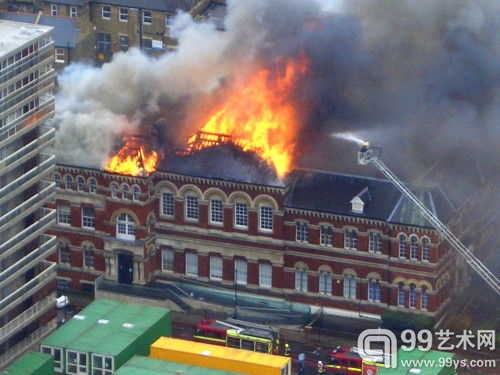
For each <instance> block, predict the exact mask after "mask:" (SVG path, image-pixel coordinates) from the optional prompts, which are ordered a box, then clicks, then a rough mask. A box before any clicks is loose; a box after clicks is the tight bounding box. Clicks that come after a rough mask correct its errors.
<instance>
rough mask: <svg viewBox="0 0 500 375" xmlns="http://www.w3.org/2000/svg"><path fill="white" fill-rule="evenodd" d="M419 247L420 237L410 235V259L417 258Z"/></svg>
mask: <svg viewBox="0 0 500 375" xmlns="http://www.w3.org/2000/svg"><path fill="white" fill-rule="evenodd" d="M418 248H419V243H418V237H417V236H410V259H411V260H417V258H418Z"/></svg>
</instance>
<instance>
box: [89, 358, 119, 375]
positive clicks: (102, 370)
mask: <svg viewBox="0 0 500 375" xmlns="http://www.w3.org/2000/svg"><path fill="white" fill-rule="evenodd" d="M98 360H100V361H101V366H98ZM107 361H110V362H111V366H110V368H106V364H107ZM103 365H104V367H103ZM114 367H115V363H114V357H112V356H107V355H101V354H94V353H92V375H113V373H114Z"/></svg>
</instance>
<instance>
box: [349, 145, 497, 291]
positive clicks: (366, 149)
mask: <svg viewBox="0 0 500 375" xmlns="http://www.w3.org/2000/svg"><path fill="white" fill-rule="evenodd" d="M358 163H359V164H361V165H367V164H369V163H372V164H373V165H375V167H377V168H378V169H379V170H380V172H382V174H383V175H384V176H385V177H387V178H388V179H389V181H391V182H392V183H393V184H394V185H395V186H396V188H398V190H399V191H401V192H402V193H403V194H404V195H405V196H406V197H407V198H408V199H410V200H411V201H412V202H413V203H414V204H415V205H416V206H417V207H418V208H419V209H420V211H422V214H423V215H424V217H425V218H426V219H427V220H428V221H429V222H430V223H431V224H432V225H433V226H434V227H435V228H436V229H437V230H438V231H439V232H440V233H441V235H442V236H443V237H444V238H445V239H446V240H447V241H448V242H449V243H450V245H451V246H452V247H453V248H454V249H455V250H456V251H457V252H458V253H459V254H460V256H462V258H464V260H465V262H466V263H467V264H468V265H469V266H470V267H471V268H472V269H473V270H474V271H475V272H476V273H477V274H478V275H479V276H480V277H481V278H482V279H483V280H484V281H486V283H487V284H488V285H489V286H491V288H493V290H494V291H495V292H496V293H497V294H498V295H500V282H499V280H498V278H497V277H496V276H495V275H494V274H493V273H492V272H491V271H490V270H489V269H488V268H487V267H486V266H485V265H484V264H483V263H482V262H481V261H480V260H479V259H478V258H477V257H476V256H475V255H474V254H473V253H472V252H471V251H470V250H469V249H468V248H467V247H466V246H465V245H464V244H463V243H462V242H461V241H460V240H459V239H458V238H457V237H456V236H455V235H454V234H453V233H452V232H451V231H450V229H448V227H447V226H446V225H444V224H443V223H442V222H441V221H440V220H439V219H438V218H437V217H436V215H434V214H433V213H432V212H431V211H430V210H429V209H428V208H427V207H426V206H425V205H424V204H423V203H422V202H421V201H420V200H419V199H418V198H417V196H416V195H415V194H413V192H412V191H411V190H410V189H409V188H408V187H406V186H405V185H404V184H403V183H402V182H401V181H400V180H399V179H398V178H397V177H396V175H395V174H394V173H392V172H391V170H390V169H389V168H387V167H386V166H385V164H384V163H382V161H380V159H379V157H378V155H377V149H375V148H371V147H370V146H369V143H368V142H365V143H363V145H362V146H361V149H360V151H359V152H358Z"/></svg>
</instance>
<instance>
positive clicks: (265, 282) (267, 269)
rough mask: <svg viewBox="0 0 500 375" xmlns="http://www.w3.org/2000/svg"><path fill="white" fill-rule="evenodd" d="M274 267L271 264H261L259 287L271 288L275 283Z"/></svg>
mask: <svg viewBox="0 0 500 375" xmlns="http://www.w3.org/2000/svg"><path fill="white" fill-rule="evenodd" d="M272 272H273V267H272V266H271V265H270V264H269V263H259V286H260V287H261V288H271V287H272V281H273V274H272Z"/></svg>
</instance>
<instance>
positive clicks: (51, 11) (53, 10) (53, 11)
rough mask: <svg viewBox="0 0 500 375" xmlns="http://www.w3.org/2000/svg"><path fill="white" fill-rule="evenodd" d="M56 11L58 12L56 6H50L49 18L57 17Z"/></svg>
mask: <svg viewBox="0 0 500 375" xmlns="http://www.w3.org/2000/svg"><path fill="white" fill-rule="evenodd" d="M58 10H59V8H58V6H57V4H50V15H51V16H57V12H58Z"/></svg>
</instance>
